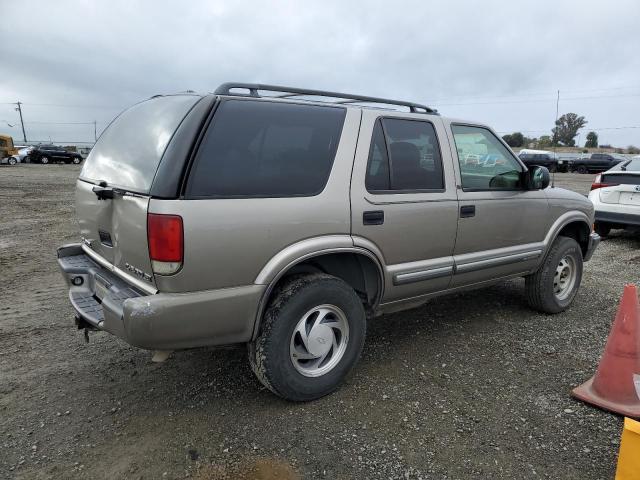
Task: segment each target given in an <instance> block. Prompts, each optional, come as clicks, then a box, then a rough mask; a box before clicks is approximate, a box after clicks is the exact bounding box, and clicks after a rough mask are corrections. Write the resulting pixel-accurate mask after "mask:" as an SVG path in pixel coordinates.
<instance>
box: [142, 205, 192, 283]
mask: <svg viewBox="0 0 640 480" xmlns="http://www.w3.org/2000/svg"><path fill="white" fill-rule="evenodd" d="M147 239H148V242H149V257H150V258H151V266H152V268H153V272H154V273H157V274H160V275H171V274H172V273H176V272H177V271H178V270H179V269H180V267H181V266H182V260H183V256H184V240H183V239H184V229H183V226H182V217H181V216H179V215H163V214H158V213H149V214H148V215H147Z"/></svg>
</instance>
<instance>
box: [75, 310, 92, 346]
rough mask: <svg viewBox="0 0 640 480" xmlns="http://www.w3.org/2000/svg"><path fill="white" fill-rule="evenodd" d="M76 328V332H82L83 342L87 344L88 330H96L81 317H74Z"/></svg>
mask: <svg viewBox="0 0 640 480" xmlns="http://www.w3.org/2000/svg"><path fill="white" fill-rule="evenodd" d="M75 320H76V326H77V327H78V330H84V341H85V342H87V343H89V330H97V328H96V327H94V326H93V325H91V324H90V323H89V322H87V321H86V320H84V319H83V318H82V317H79V316H77V315H76V318H75Z"/></svg>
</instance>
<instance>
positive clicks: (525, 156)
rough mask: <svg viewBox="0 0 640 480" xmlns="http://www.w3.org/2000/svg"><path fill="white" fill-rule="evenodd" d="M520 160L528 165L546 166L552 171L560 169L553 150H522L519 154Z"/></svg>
mask: <svg viewBox="0 0 640 480" xmlns="http://www.w3.org/2000/svg"><path fill="white" fill-rule="evenodd" d="M518 157H520V160H522V162H523V163H524V164H525V165H526V166H527V167H529V166H532V165H540V166H543V167H546V168H547V169H548V170H549V171H550V172H556V171H558V160H557V159H556V158H555V156H554V154H553V153H552V152H544V151H539V152H536V151H528V152H522V151H521V152H520V153H519V154H518Z"/></svg>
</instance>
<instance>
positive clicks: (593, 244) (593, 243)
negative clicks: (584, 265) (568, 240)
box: [583, 233, 600, 262]
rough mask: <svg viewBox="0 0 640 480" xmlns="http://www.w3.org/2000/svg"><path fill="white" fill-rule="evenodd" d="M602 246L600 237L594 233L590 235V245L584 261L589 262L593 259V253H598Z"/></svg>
mask: <svg viewBox="0 0 640 480" xmlns="http://www.w3.org/2000/svg"><path fill="white" fill-rule="evenodd" d="M599 244H600V235H598V234H597V233H592V234H591V235H589V245H588V246H587V252H586V253H585V254H584V258H583V260H584V261H585V262H588V261H589V260H591V257H593V252H595V251H596V248H598V245H599Z"/></svg>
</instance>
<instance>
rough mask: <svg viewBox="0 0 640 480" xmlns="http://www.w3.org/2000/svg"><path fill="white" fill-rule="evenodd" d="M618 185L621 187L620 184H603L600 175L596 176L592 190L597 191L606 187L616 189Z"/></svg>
mask: <svg viewBox="0 0 640 480" xmlns="http://www.w3.org/2000/svg"><path fill="white" fill-rule="evenodd" d="M616 185H620V184H619V183H602V174H601V173H599V174H598V175H596V178H595V180H594V181H593V183H592V184H591V190H597V189H598V188H604V187H615V186H616Z"/></svg>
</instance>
